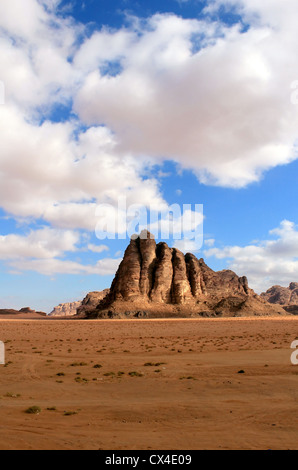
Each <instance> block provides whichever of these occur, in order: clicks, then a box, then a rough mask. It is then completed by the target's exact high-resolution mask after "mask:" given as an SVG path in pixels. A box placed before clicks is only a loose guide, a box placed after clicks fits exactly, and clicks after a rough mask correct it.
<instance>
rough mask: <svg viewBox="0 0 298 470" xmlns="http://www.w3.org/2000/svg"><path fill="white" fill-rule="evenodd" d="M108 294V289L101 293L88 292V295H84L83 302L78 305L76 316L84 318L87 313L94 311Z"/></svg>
mask: <svg viewBox="0 0 298 470" xmlns="http://www.w3.org/2000/svg"><path fill="white" fill-rule="evenodd" d="M109 292H110V289H105V290H103V291H98V292H89V294H87V295H86V297H85V298H84V300H83V301H82V302H80V305H79V307H78V308H77V311H76V313H77V315H79V316H86V315H88V313H89V312H92V311H93V310H95V309H96V308H97V307H98V305H99V304H100V302H101V301H102V300H103V299H104V298H105V297H106V296H107V294H108V293H109Z"/></svg>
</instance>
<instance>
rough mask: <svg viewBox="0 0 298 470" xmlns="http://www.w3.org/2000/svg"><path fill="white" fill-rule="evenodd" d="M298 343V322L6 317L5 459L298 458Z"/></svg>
mask: <svg viewBox="0 0 298 470" xmlns="http://www.w3.org/2000/svg"><path fill="white" fill-rule="evenodd" d="M296 339H298V318H297V317H296V318H295V317H288V318H286V319H285V318H284V319H281V318H258V319H256V318H253V319H243V318H242V319H198V320H162V321H161V320H136V321H134V320H128V321H124V320H107V321H105V320H94V321H85V320H83V321H79V320H47V319H41V320H32V321H30V320H26V319H18V320H10V319H8V320H4V319H1V320H0V340H1V341H3V342H5V348H6V358H5V359H6V366H3V365H1V366H0V449H1V450H3V449H78V450H80V449H94V450H100V449H103V450H140V449H149V450H150V449H153V450H182V449H183V450H184V449H185V450H191V449H297V448H298V366H295V365H292V363H291V360H290V358H291V354H292V353H293V350H292V349H291V343H292V342H293V341H294V340H296ZM240 371H242V373H239V372H240ZM32 406H38V407H40V409H41V412H40V413H39V414H37V415H30V414H27V413H25V411H26V410H27V409H28V408H29V407H32Z"/></svg>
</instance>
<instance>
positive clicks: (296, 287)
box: [261, 282, 298, 306]
mask: <svg viewBox="0 0 298 470" xmlns="http://www.w3.org/2000/svg"><path fill="white" fill-rule="evenodd" d="M261 297H262V298H263V299H264V300H266V301H267V302H269V303H271V304H278V305H283V306H284V305H286V306H290V305H298V283H297V282H291V284H290V285H289V287H281V286H273V287H271V288H270V289H268V290H267V292H264V293H262V294H261Z"/></svg>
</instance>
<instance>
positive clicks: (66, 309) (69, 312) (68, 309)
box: [49, 302, 82, 317]
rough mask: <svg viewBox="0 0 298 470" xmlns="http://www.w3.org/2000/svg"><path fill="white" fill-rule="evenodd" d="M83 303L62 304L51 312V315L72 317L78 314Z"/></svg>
mask: <svg viewBox="0 0 298 470" xmlns="http://www.w3.org/2000/svg"><path fill="white" fill-rule="evenodd" d="M81 305H82V302H69V303H65V304H60V305H58V306H57V307H55V308H54V309H53V310H52V312H51V313H50V314H49V316H50V317H71V316H73V315H76V313H77V309H78V308H79V307H80V306H81Z"/></svg>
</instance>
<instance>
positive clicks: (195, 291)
mask: <svg viewBox="0 0 298 470" xmlns="http://www.w3.org/2000/svg"><path fill="white" fill-rule="evenodd" d="M144 235H145V236H144ZM79 310H80V309H79ZM139 311H142V312H144V314H147V315H149V317H150V316H154V315H159V316H161V317H165V316H167V317H169V316H185V317H187V316H195V315H199V314H204V316H209V315H211V316H212V315H213V316H217V315H219V316H220V315H225V316H229V315H230V314H231V313H232V314H233V313H234V314H235V315H237V316H240V315H241V312H245V313H246V314H249V312H250V311H251V315H255V314H258V315H262V314H264V315H271V314H272V315H274V314H275V315H276V314H285V311H284V310H283V309H282V308H279V307H275V306H272V305H270V304H268V303H267V302H266V301H265V300H263V299H261V298H260V297H259V296H258V295H257V294H255V293H254V291H253V290H251V289H250V288H249V287H248V281H247V278H246V277H238V276H237V275H236V274H235V273H234V272H233V271H230V270H223V271H220V272H214V271H213V270H212V269H210V268H209V267H208V266H207V265H206V263H205V262H204V260H203V259H197V258H196V257H195V256H194V255H193V254H190V253H188V254H186V255H184V254H183V253H182V252H181V251H179V250H177V249H175V248H170V247H169V246H168V245H167V244H166V243H159V244H158V245H156V242H155V240H154V239H153V236H152V235H150V234H149V233H148V232H145V233H144V232H142V234H141V236H140V237H134V238H133V239H132V240H131V241H130V244H129V246H128V248H127V249H126V251H125V254H124V258H123V260H122V262H121V264H120V266H119V269H118V271H117V273H116V276H115V278H114V281H113V283H112V286H111V289H110V292H109V294H108V295H107V296H106V297H105V299H104V300H103V301H102V302H101V303H100V305H97V307H96V312H94V311H93V313H92V312H91V313H92V314H98V316H99V317H103V318H115V317H117V316H118V317H119V315H120V316H121V317H123V318H126V317H128V318H133V317H135V316H138V312H139ZM100 312H102V313H100Z"/></svg>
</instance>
